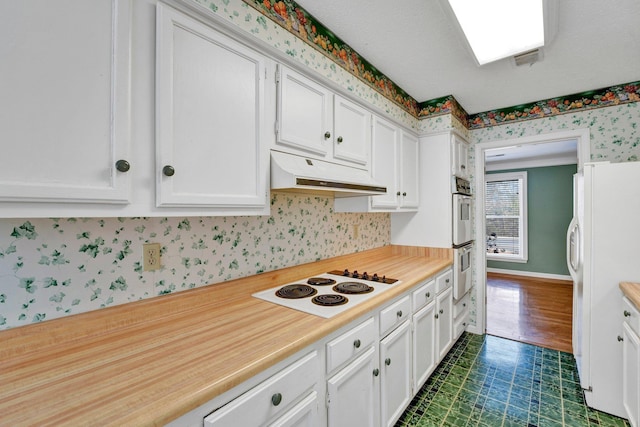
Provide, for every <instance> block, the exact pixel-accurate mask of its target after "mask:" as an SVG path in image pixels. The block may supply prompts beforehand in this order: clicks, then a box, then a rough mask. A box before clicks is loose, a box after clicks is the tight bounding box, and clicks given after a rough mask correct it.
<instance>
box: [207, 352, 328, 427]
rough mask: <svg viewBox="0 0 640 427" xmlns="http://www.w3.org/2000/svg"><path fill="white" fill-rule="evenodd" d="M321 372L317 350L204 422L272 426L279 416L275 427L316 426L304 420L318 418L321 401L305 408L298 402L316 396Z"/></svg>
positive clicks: (210, 425)
mask: <svg viewBox="0 0 640 427" xmlns="http://www.w3.org/2000/svg"><path fill="white" fill-rule="evenodd" d="M320 369H321V368H320V357H319V355H318V352H317V351H313V352H311V353H309V354H307V355H306V356H304V357H303V358H302V359H300V360H298V361H296V362H294V363H292V364H291V365H289V366H288V367H286V368H284V369H283V370H281V371H280V372H278V373H277V374H275V375H273V376H272V377H271V378H269V379H267V380H266V381H264V382H262V383H261V384H258V385H257V386H255V387H254V388H252V389H251V390H249V391H247V392H246V393H244V394H242V395H241V396H239V397H238V398H236V399H234V400H232V401H231V402H229V403H227V404H226V405H224V406H222V407H221V408H220V409H217V410H216V411H214V412H213V413H211V414H210V415H208V416H207V417H206V418H205V419H204V425H205V427H214V426H215V427H223V426H229V427H236V426H258V425H268V423H269V421H270V420H273V419H275V418H276V417H278V420H276V421H275V425H287V426H289V425H315V424H305V423H304V420H305V418H307V417H310V418H309V419H317V416H316V414H317V411H318V406H317V399H315V402H316V405H315V406H314V404H313V403H312V402H309V401H306V402H305V403H304V404H303V405H302V407H300V405H297V404H296V403H297V402H298V401H300V399H301V398H303V397H305V398H306V397H308V396H310V395H313V391H314V388H315V387H316V384H317V382H318V380H319V379H320V378H321V371H320ZM311 400H313V399H311ZM303 401H304V400H303ZM301 403H302V402H301ZM298 421H300V422H301V423H298ZM278 422H280V424H278ZM289 422H290V424H289Z"/></svg>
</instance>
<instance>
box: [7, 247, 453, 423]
mask: <svg viewBox="0 0 640 427" xmlns="http://www.w3.org/2000/svg"><path fill="white" fill-rule="evenodd" d="M452 260H453V255H452V252H451V250H448V249H435V250H431V249H428V248H413V247H405V246H386V247H382V248H377V249H373V250H369V251H364V252H361V253H357V254H352V255H345V256H340V257H335V258H331V259H328V260H322V261H317V262H313V263H309V264H304V265H300V266H296V267H290V268H285V269H281V270H276V271H273V272H268V273H263V274H259V275H256V276H251V277H247V278H243V279H237V280H233V281H229V282H224V283H220V284H215V285H211V286H206V287H201V288H197V289H192V290H189V291H183V292H178V293H175V294H172V295H166V296H162V297H156V298H150V299H146V300H142V301H137V302H134V303H129V304H124V305H119V306H115V307H110V308H105V309H102V310H97V311H93V312H89V313H83V314H78V315H73V316H68V317H65V318H61V319H56V320H51V321H46V322H42V323H37V324H33V325H28V326H23V327H17V328H13V329H9V330H7V331H1V332H0V343H2V344H1V346H0V425H2V426H4V425H7V426H9V425H10V426H20V425H39V426H42V425H56V426H61V425H76V426H77V425H90V424H96V423H97V424H100V425H118V426H122V425H136V426H140V425H162V424H165V423H167V422H169V421H171V420H173V419H175V418H178V417H179V416H181V415H184V414H185V413H187V412H189V411H191V410H193V409H195V408H197V407H198V406H200V405H202V404H204V403H206V402H208V401H209V400H211V399H212V398H214V397H215V396H217V395H219V394H221V393H223V392H225V391H227V390H230V389H231V388H233V387H234V386H236V385H238V384H240V383H242V382H244V381H245V380H247V379H249V378H251V377H253V376H254V375H256V374H258V373H259V372H261V371H263V370H265V369H267V368H269V367H270V366H273V365H274V364H276V363H277V362H279V361H282V360H284V359H285V358H287V357H288V356H290V355H293V354H294V353H296V352H298V351H299V350H302V349H303V348H305V347H306V346H308V345H310V344H312V343H314V342H316V341H318V340H320V339H322V338H323V337H325V336H326V335H328V334H329V333H331V332H333V331H335V330H337V329H339V328H340V327H342V326H344V325H346V324H348V323H349V322H351V321H353V320H355V319H357V318H358V317H360V316H361V315H363V314H365V313H366V312H367V311H369V310H371V309H374V308H376V307H378V306H380V305H382V304H384V303H385V302H386V301H388V300H390V299H392V298H394V297H396V296H398V295H400V294H402V293H404V292H406V291H407V290H408V289H410V288H411V287H413V286H415V285H416V284H417V283H419V282H420V281H421V280H423V279H425V278H427V277H429V276H431V275H433V274H435V273H437V272H438V271H440V270H442V269H444V268H446V267H447V266H449V265H451V264H452ZM344 268H349V269H352V270H353V269H357V270H360V271H371V272H374V271H376V272H383V273H385V274H386V275H387V276H389V277H395V278H397V279H400V280H402V283H401V284H400V285H398V286H397V287H393V288H391V289H389V290H388V291H386V292H385V293H383V294H381V295H378V296H376V297H375V298H372V299H370V300H368V301H365V302H363V303H362V304H360V305H358V306H356V307H354V308H352V309H350V310H347V311H346V312H344V313H341V314H339V315H336V316H334V317H332V318H330V319H323V318H320V317H317V316H313V315H308V314H304V313H302V312H298V311H296V310H292V309H288V308H285V307H281V306H279V305H275V304H272V303H268V302H265V301H262V300H259V299H256V298H252V297H251V294H252V293H254V292H256V291H260V290H263V289H268V288H271V287H275V286H277V285H279V284H282V283H288V282H292V281H295V280H298V279H300V278H303V277H309V276H312V275H317V274H321V273H324V272H326V271H330V270H334V269H344ZM294 324H295V325H296V327H295V328H292V327H280V326H283V325H294Z"/></svg>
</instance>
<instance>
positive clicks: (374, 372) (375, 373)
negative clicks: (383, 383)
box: [373, 368, 380, 377]
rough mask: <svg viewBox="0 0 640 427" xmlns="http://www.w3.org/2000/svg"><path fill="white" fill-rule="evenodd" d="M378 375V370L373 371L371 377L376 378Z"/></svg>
mask: <svg viewBox="0 0 640 427" xmlns="http://www.w3.org/2000/svg"><path fill="white" fill-rule="evenodd" d="M378 375H380V370H379V369H378V368H376V369H374V370H373V376H374V377H377V376H378Z"/></svg>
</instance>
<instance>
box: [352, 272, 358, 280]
mask: <svg viewBox="0 0 640 427" xmlns="http://www.w3.org/2000/svg"><path fill="white" fill-rule="evenodd" d="M351 277H353V278H355V279H357V278H358V270H353V274H352V275H351Z"/></svg>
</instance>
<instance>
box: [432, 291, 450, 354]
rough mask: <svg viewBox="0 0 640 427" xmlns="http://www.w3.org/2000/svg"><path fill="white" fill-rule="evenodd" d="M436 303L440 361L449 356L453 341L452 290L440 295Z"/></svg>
mask: <svg viewBox="0 0 640 427" xmlns="http://www.w3.org/2000/svg"><path fill="white" fill-rule="evenodd" d="M436 301H437V304H436V305H437V306H436V310H437V312H436V314H435V316H437V318H436V319H437V322H436V323H437V324H436V328H437V330H438V333H437V335H438V349H437V350H438V353H437V354H438V361H440V360H442V358H443V357H444V356H445V355H446V354H447V351H449V345H450V344H451V340H452V339H453V338H452V336H453V309H452V308H453V307H452V306H453V301H452V297H451V288H448V289H447V290H446V291H443V292H442V293H441V294H439V295H438V296H437V297H436ZM435 316H434V317H435Z"/></svg>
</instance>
